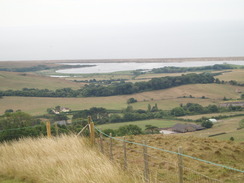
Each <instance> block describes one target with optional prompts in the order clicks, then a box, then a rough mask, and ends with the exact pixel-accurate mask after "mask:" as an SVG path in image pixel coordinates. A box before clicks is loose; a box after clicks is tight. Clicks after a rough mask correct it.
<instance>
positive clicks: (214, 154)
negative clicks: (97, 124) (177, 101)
mask: <svg viewBox="0 0 244 183" xmlns="http://www.w3.org/2000/svg"><path fill="white" fill-rule="evenodd" d="M126 139H127V140H129V141H133V142H138V143H142V140H147V144H148V145H149V146H153V147H158V148H162V149H165V150H169V151H174V152H177V151H178V147H179V146H181V147H182V149H183V152H184V154H186V155H190V156H194V157H196V158H200V159H204V160H208V161H211V162H215V163H218V164H223V165H226V166H229V167H235V168H237V169H241V170H243V169H244V156H243V152H244V146H243V145H244V144H243V142H242V143H236V142H232V141H218V140H215V139H211V138H198V137H194V136H183V135H181V134H175V135H162V134H158V135H141V136H128V137H126ZM106 141H108V140H106ZM104 144H105V152H106V154H109V148H108V147H109V143H104ZM121 147H122V142H119V141H114V154H115V156H114V158H115V159H116V160H117V161H118V162H120V163H121V164H123V149H122V148H121ZM127 152H128V155H127V157H128V167H129V168H130V169H133V168H134V167H137V168H138V169H141V170H142V169H143V153H142V147H141V146H138V145H134V144H128V145H127ZM148 155H149V160H148V163H149V170H150V175H151V178H152V180H154V179H155V177H157V179H158V180H159V181H162V182H167V183H175V182H178V166H177V163H178V161H177V159H178V158H177V155H175V154H170V153H168V152H163V151H159V150H155V149H150V148H148ZM183 163H184V182H187V183H192V182H199V183H201V182H219V181H210V180H209V178H206V179H205V178H204V177H203V176H202V175H206V176H207V177H210V178H214V179H217V180H220V181H221V182H226V183H242V182H243V181H244V176H243V174H242V173H238V172H234V171H230V170H227V169H224V168H221V167H217V166H213V165H209V164H206V163H204V162H200V161H197V160H193V159H190V158H187V157H184V158H183ZM196 172H198V174H197V173H196Z"/></svg>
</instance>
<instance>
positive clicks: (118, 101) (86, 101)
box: [0, 84, 244, 115]
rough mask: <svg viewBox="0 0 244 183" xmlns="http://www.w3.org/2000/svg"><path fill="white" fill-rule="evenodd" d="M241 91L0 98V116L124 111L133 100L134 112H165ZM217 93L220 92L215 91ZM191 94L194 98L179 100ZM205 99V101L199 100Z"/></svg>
mask: <svg viewBox="0 0 244 183" xmlns="http://www.w3.org/2000/svg"><path fill="white" fill-rule="evenodd" d="M237 88H238V89H239V90H240V91H244V88H243V87H238V86H231V85H219V84H195V85H183V86H179V87H174V88H169V89H165V90H157V91H150V92H143V93H137V94H132V95H121V96H110V97H87V98H45V97H3V98H2V99H0V104H1V105H0V113H3V112H4V111H5V110H6V109H14V110H18V109H21V110H23V111H24V112H28V113H30V114H33V115H36V114H43V113H45V112H46V109H47V108H49V107H54V106H56V105H61V106H66V107H69V108H71V109H72V110H82V109H89V108H91V107H94V106H95V107H104V108H107V109H115V110H121V109H123V108H126V106H127V103H126V101H127V100H128V99H129V98H131V97H134V98H136V99H137V100H138V102H137V103H134V104H132V106H133V108H135V109H146V108H147V105H148V104H152V105H154V104H155V103H157V104H158V107H159V108H160V109H163V110H169V109H172V108H174V107H177V106H179V105H180V104H186V103H189V102H191V103H199V104H201V105H203V106H206V105H209V104H219V103H220V102H223V100H222V99H223V97H224V96H229V97H230V98H233V99H237V98H239V97H240V94H239V93H237V92H236V89H237ZM219 91H221V93H220V92H219ZM189 95H192V96H193V97H195V98H183V96H189ZM202 96H205V97H206V99H202V98H201V97H202Z"/></svg>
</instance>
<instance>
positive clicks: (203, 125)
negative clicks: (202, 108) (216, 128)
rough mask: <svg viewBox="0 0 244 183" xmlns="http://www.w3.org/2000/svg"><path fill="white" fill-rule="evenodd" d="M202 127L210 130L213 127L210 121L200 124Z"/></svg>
mask: <svg viewBox="0 0 244 183" xmlns="http://www.w3.org/2000/svg"><path fill="white" fill-rule="evenodd" d="M201 125H202V127H205V128H212V126H213V123H212V122H211V121H204V122H202V124H201Z"/></svg>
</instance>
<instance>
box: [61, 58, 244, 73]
mask: <svg viewBox="0 0 244 183" xmlns="http://www.w3.org/2000/svg"><path fill="white" fill-rule="evenodd" d="M223 63H228V64H235V65H244V61H202V62H201V61H199V62H171V63H138V62H124V63H66V64H65V65H96V66H93V67H83V68H74V69H64V70H58V71H56V72H57V73H64V74H91V73H111V72H118V71H132V70H137V69H143V70H150V69H153V68H160V67H166V66H175V67H199V66H208V65H214V64H223Z"/></svg>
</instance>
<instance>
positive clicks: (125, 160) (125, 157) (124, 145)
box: [123, 137, 127, 170]
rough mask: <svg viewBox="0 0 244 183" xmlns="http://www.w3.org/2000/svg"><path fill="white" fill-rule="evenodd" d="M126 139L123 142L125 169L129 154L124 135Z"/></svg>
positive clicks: (125, 168)
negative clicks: (127, 154)
mask: <svg viewBox="0 0 244 183" xmlns="http://www.w3.org/2000/svg"><path fill="white" fill-rule="evenodd" d="M123 140H124V142H123V143H124V144H123V148H124V170H127V156H126V142H125V137H123Z"/></svg>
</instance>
